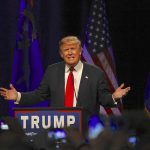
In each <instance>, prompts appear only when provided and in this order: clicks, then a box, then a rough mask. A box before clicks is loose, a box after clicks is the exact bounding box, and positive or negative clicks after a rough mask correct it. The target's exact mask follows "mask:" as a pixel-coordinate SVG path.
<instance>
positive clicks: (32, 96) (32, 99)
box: [19, 68, 50, 106]
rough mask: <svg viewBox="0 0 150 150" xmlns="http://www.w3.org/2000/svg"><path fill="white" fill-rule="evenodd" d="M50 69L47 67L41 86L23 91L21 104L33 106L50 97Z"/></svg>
mask: <svg viewBox="0 0 150 150" xmlns="http://www.w3.org/2000/svg"><path fill="white" fill-rule="evenodd" d="M49 76H50V69H49V68H47V70H46V72H45V74H44V77H43V79H42V81H41V83H40V85H39V87H38V88H37V89H36V90H34V91H31V92H24V93H21V99H20V103H19V105H23V106H31V105H34V104H36V103H38V102H40V101H42V100H45V99H49V98H50V90H49V83H50V78H49Z"/></svg>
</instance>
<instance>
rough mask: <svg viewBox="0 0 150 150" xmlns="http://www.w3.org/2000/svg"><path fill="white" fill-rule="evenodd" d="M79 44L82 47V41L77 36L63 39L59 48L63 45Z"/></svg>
mask: <svg viewBox="0 0 150 150" xmlns="http://www.w3.org/2000/svg"><path fill="white" fill-rule="evenodd" d="M67 43H69V44H79V46H80V47H81V41H80V40H79V39H78V38H77V37H76V36H66V37H64V38H62V39H61V40H60V42H59V47H61V46H62V45H63V44H67Z"/></svg>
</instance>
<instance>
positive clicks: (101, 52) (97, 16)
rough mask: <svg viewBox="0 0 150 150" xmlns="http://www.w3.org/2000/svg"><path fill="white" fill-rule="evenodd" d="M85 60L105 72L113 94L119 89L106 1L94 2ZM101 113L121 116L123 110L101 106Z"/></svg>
mask: <svg viewBox="0 0 150 150" xmlns="http://www.w3.org/2000/svg"><path fill="white" fill-rule="evenodd" d="M83 58H84V59H85V61H86V62H88V63H91V64H95V65H97V66H99V67H100V68H101V69H102V70H103V71H104V72H105V74H106V77H107V80H108V83H109V86H110V90H111V92H113V91H114V90H115V89H116V88H117V87H118V84H117V80H116V75H115V61H114V56H113V51H112V47H111V40H110V34H109V28H108V20H107V16H106V7H105V0H93V1H92V4H91V10H90V14H89V20H88V23H87V30H86V36H85V41H84V46H83ZM100 113H101V114H104V115H109V114H114V115H120V114H121V109H120V107H117V108H104V107H103V106H100Z"/></svg>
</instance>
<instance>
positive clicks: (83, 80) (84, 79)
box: [77, 63, 89, 106]
mask: <svg viewBox="0 0 150 150" xmlns="http://www.w3.org/2000/svg"><path fill="white" fill-rule="evenodd" d="M88 77H89V76H88V71H87V66H86V64H85V63H83V71H82V76H81V81H80V86H79V92H78V100H77V106H81V101H82V95H83V93H85V92H84V91H85V89H86V86H87V84H88Z"/></svg>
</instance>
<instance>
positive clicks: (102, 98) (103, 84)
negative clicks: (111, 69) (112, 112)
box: [97, 72, 115, 107]
mask: <svg viewBox="0 0 150 150" xmlns="http://www.w3.org/2000/svg"><path fill="white" fill-rule="evenodd" d="M97 89H98V99H99V102H100V104H101V105H103V106H109V107H110V106H111V107H113V106H115V104H114V101H113V99H112V94H111V93H110V90H109V87H108V83H107V80H106V77H105V75H104V72H101V73H100V75H99V79H98V88H97Z"/></svg>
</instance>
